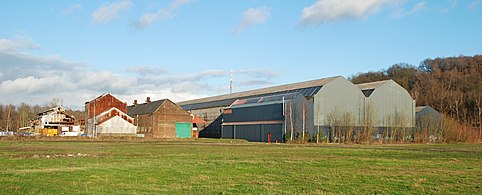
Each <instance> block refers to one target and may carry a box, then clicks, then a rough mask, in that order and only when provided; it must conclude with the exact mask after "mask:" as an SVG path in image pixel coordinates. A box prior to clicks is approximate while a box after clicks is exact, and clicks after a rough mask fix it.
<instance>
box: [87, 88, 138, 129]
mask: <svg viewBox="0 0 482 195" xmlns="http://www.w3.org/2000/svg"><path fill="white" fill-rule="evenodd" d="M85 111H86V115H87V116H86V125H85V126H86V128H85V129H86V133H87V134H88V135H89V136H92V137H96V136H105V135H107V136H117V135H129V136H135V135H136V127H135V126H134V124H133V123H134V119H133V118H132V117H130V116H129V115H127V114H126V111H127V103H125V102H122V101H120V100H119V99H117V98H116V97H114V96H113V95H112V94H110V93H106V94H103V95H101V96H99V97H97V98H95V99H93V100H91V101H89V102H86V103H85Z"/></svg>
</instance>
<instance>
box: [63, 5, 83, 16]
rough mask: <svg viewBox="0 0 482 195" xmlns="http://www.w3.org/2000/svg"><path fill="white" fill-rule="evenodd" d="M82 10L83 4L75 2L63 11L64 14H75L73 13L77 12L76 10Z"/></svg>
mask: <svg viewBox="0 0 482 195" xmlns="http://www.w3.org/2000/svg"><path fill="white" fill-rule="evenodd" d="M81 10H82V5H81V4H78V3H77V4H74V5H72V6H70V7H68V8H65V9H64V10H63V11H62V14H63V15H69V14H73V13H76V12H79V11H81Z"/></svg>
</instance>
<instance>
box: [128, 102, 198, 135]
mask: <svg viewBox="0 0 482 195" xmlns="http://www.w3.org/2000/svg"><path fill="white" fill-rule="evenodd" d="M127 114H129V116H131V117H132V118H134V125H136V126H137V127H138V128H137V129H138V131H137V133H138V134H144V136H145V137H151V138H191V137H193V135H192V118H191V114H190V113H189V112H187V111H185V110H183V109H182V108H181V107H179V106H178V105H177V104H175V103H174V102H172V101H171V100H168V99H163V100H158V101H153V102H151V101H150V98H147V100H146V103H143V104H137V100H136V101H134V105H132V106H129V107H127Z"/></svg>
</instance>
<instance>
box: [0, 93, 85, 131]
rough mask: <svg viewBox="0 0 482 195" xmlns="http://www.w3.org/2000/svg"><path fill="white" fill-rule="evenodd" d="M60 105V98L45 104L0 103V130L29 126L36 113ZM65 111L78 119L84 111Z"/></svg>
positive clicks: (13, 129)
mask: <svg viewBox="0 0 482 195" xmlns="http://www.w3.org/2000/svg"><path fill="white" fill-rule="evenodd" d="M59 105H62V100H61V99H52V100H51V101H50V102H49V103H47V104H45V105H33V106H32V105H29V104H27V103H21V104H20V105H12V104H9V105H2V104H0V131H14V132H16V131H18V129H19V128H22V127H28V126H30V120H32V119H35V118H37V114H38V113H41V112H43V111H46V110H48V109H50V108H54V107H57V106H59ZM66 112H67V113H68V114H70V115H73V116H74V117H75V119H77V120H79V119H82V118H83V117H84V112H83V111H79V110H72V109H66Z"/></svg>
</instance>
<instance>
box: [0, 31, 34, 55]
mask: <svg viewBox="0 0 482 195" xmlns="http://www.w3.org/2000/svg"><path fill="white" fill-rule="evenodd" d="M37 48H39V46H38V45H37V44H35V43H34V42H33V40H32V38H30V37H26V36H18V35H17V36H15V38H14V39H13V40H9V39H0V51H7V52H11V51H17V50H23V49H37Z"/></svg>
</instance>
